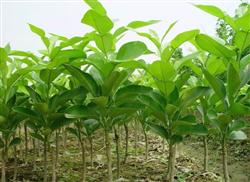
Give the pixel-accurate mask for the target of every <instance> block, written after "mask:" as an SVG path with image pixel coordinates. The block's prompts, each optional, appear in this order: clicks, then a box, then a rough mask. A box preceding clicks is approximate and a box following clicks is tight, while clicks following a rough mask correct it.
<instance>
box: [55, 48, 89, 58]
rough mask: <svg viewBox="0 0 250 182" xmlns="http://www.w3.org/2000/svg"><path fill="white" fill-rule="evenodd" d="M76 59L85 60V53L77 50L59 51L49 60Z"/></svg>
mask: <svg viewBox="0 0 250 182" xmlns="http://www.w3.org/2000/svg"><path fill="white" fill-rule="evenodd" d="M77 58H82V59H84V58H86V54H85V52H83V51H82V50H77V49H68V50H60V51H58V53H57V54H56V55H55V56H53V55H51V59H69V60H73V59H77Z"/></svg>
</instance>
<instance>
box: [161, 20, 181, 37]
mask: <svg viewBox="0 0 250 182" xmlns="http://www.w3.org/2000/svg"><path fill="white" fill-rule="evenodd" d="M176 23H177V21H175V22H173V23H171V24H170V25H169V27H168V29H167V30H166V31H165V33H164V35H163V36H162V38H161V42H163V40H164V39H165V37H166V36H167V35H168V33H169V32H170V31H171V30H172V28H174V26H175V24H176Z"/></svg>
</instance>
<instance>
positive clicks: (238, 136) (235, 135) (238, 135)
mask: <svg viewBox="0 0 250 182" xmlns="http://www.w3.org/2000/svg"><path fill="white" fill-rule="evenodd" d="M229 138H230V139H232V140H246V139H247V135H246V134H245V133H244V132H243V131H233V132H232V133H231V134H230V136H229Z"/></svg>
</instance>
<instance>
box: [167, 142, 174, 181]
mask: <svg viewBox="0 0 250 182" xmlns="http://www.w3.org/2000/svg"><path fill="white" fill-rule="evenodd" d="M175 155H176V145H175V144H172V142H171V141H170V142H169V157H168V179H167V181H168V182H174V176H175Z"/></svg>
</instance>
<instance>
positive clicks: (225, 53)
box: [195, 34, 235, 59]
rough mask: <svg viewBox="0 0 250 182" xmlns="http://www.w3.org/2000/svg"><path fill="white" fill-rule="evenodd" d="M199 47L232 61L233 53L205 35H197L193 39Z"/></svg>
mask: <svg viewBox="0 0 250 182" xmlns="http://www.w3.org/2000/svg"><path fill="white" fill-rule="evenodd" d="M195 40H196V43H197V44H198V45H199V47H200V48H201V49H203V50H205V51H207V52H209V53H211V54H214V55H216V56H220V57H225V58H228V59H230V58H231V59H232V58H233V57H234V56H235V52H234V51H233V50H231V49H229V48H227V47H226V46H224V45H222V44H221V43H219V42H217V41H216V40H214V39H212V38H211V37H209V36H207V35H205V34H199V35H197V36H196V38H195Z"/></svg>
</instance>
